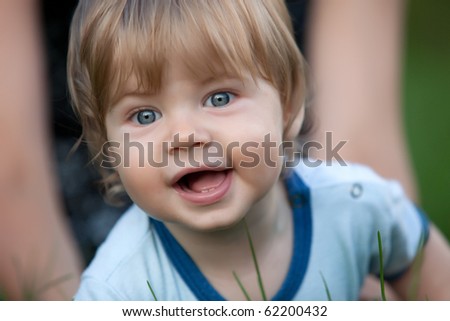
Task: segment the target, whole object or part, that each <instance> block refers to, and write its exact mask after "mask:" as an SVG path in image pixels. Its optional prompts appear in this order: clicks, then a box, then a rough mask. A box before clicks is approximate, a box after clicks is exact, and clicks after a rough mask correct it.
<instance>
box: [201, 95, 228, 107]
mask: <svg viewBox="0 0 450 321" xmlns="http://www.w3.org/2000/svg"><path fill="white" fill-rule="evenodd" d="M234 97H235V96H234V95H233V94H232V93H229V92H226V91H224V92H218V93H215V94H212V95H211V96H209V97H208V99H207V100H206V102H205V106H208V107H224V106H226V105H228V104H229V103H230V101H231V100H232V99H233V98H234Z"/></svg>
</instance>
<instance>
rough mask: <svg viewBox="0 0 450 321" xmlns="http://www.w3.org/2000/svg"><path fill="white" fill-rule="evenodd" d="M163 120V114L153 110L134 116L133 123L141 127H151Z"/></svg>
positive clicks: (145, 110) (140, 112)
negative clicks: (150, 125)
mask: <svg viewBox="0 0 450 321" xmlns="http://www.w3.org/2000/svg"><path fill="white" fill-rule="evenodd" d="M160 118H161V114H160V113H159V112H157V111H154V110H151V109H144V110H140V111H138V112H137V113H135V114H134V115H133V121H134V122H138V123H139V124H141V125H149V124H152V123H154V122H155V121H157V120H158V119H160Z"/></svg>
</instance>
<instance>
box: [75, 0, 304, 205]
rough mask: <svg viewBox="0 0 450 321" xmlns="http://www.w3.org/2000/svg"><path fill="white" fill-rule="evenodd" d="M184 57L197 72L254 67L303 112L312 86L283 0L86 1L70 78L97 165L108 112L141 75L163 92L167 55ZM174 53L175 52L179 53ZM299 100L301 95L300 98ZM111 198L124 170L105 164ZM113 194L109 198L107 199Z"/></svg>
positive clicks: (144, 84) (144, 83) (78, 19)
mask: <svg viewBox="0 0 450 321" xmlns="http://www.w3.org/2000/svg"><path fill="white" fill-rule="evenodd" d="M169 54H170V57H175V56H176V57H179V58H180V59H184V61H183V62H184V63H185V64H186V66H187V67H188V68H189V70H190V71H192V73H193V75H198V76H200V75H204V74H209V75H212V76H217V75H223V73H224V72H225V73H227V74H230V75H233V76H238V77H242V76H243V75H242V72H243V71H245V72H249V73H250V74H251V75H252V76H253V77H254V78H255V77H262V78H264V79H266V80H268V81H269V82H270V83H272V85H273V86H274V87H275V88H277V90H278V91H279V93H280V98H281V101H282V103H283V106H285V108H287V106H294V107H293V108H294V109H296V110H291V111H286V110H285V111H284V112H285V114H290V115H292V114H295V112H296V111H298V110H299V109H300V108H301V107H302V105H303V100H304V95H303V97H295V99H296V100H298V101H293V100H294V97H293V92H294V90H295V89H296V88H297V89H298V88H299V87H300V92H302V93H304V92H305V90H306V89H305V79H304V62H303V58H302V55H301V53H300V51H299V49H298V47H297V45H296V43H295V40H294V37H293V30H292V24H291V19H290V16H289V13H288V11H287V9H286V6H285V3H284V0H226V1H224V0H81V1H80V2H79V4H78V7H77V9H76V11H75V14H74V16H73V20H72V26H71V31H70V43H69V52H68V82H69V90H70V94H71V97H72V103H73V106H74V109H75V112H76V113H77V114H78V116H79V119H80V121H81V125H82V127H83V134H82V138H83V139H84V140H85V141H86V143H87V145H88V147H89V150H90V152H91V154H92V156H93V160H94V162H95V163H97V164H99V163H100V161H101V158H102V153H101V152H102V146H103V144H104V143H105V142H106V141H107V134H106V128H105V116H106V114H107V112H108V110H109V108H110V106H111V105H112V103H113V102H114V101H115V99H117V98H118V97H119V96H120V95H121V94H122V90H123V89H124V87H125V86H124V83H125V82H126V81H127V80H128V79H129V77H130V76H132V75H135V76H136V77H137V79H138V83H139V86H140V87H141V89H145V90H148V91H153V92H154V91H158V89H159V87H160V85H161V78H162V74H163V72H164V68H165V67H166V65H167V64H168V63H170V61H168V56H169ZM173 54H175V55H173ZM298 98H300V99H298ZM100 170H101V173H102V176H103V179H104V180H103V182H104V187H105V190H106V192H107V193H106V195H107V198H109V200H112V197H114V196H115V194H117V192H119V191H120V190H121V185H120V181H119V178H118V175H117V174H116V173H115V172H113V171H106V170H104V169H101V168H100ZM108 196H109V197H108Z"/></svg>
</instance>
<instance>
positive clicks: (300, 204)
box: [150, 170, 312, 301]
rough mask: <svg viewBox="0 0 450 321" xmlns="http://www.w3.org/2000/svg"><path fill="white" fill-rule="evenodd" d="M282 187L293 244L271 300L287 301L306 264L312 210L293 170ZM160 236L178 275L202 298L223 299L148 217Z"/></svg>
mask: <svg viewBox="0 0 450 321" xmlns="http://www.w3.org/2000/svg"><path fill="white" fill-rule="evenodd" d="M285 186H286V190H287V193H288V196H289V200H290V202H291V206H292V210H293V218H294V220H293V222H294V247H293V255H292V259H291V264H290V267H289V270H288V273H287V275H286V278H285V280H284V282H283V284H282V285H281V288H280V289H279V291H278V292H277V293H276V294H275V296H274V297H273V298H272V300H273V301H290V300H292V299H293V298H294V296H295V294H296V293H297V292H298V290H299V288H300V286H301V284H302V281H303V278H304V276H305V273H306V268H307V266H308V261H309V255H310V249H311V238H312V211H311V197H310V191H309V188H308V186H306V185H305V183H304V182H303V181H302V179H301V178H300V177H299V176H298V174H297V173H296V172H295V171H294V170H293V171H292V172H291V173H290V174H289V175H288V176H287V177H286V178H285ZM150 220H151V222H152V224H153V225H154V226H155V229H156V232H157V233H158V236H159V237H160V239H161V241H162V244H163V246H164V249H165V251H166V253H167V255H168V257H169V259H170V260H171V262H172V263H173V265H174V266H175V268H176V269H177V271H178V273H179V274H180V276H181V277H182V278H183V280H184V281H185V282H186V284H187V285H188V286H189V288H190V289H191V291H192V292H193V293H194V295H195V296H196V297H197V299H198V300H201V301H222V300H225V299H224V297H222V296H221V295H220V294H219V293H218V292H217V291H216V290H215V289H214V288H213V287H212V285H211V284H210V283H209V282H208V280H207V279H206V278H205V276H204V275H203V274H202V272H201V271H200V270H199V268H198V267H197V265H196V264H195V262H194V261H193V260H192V259H191V257H190V256H189V254H188V253H187V252H186V251H185V250H184V249H183V247H182V246H181V245H180V244H179V243H178V242H177V240H176V239H175V238H174V237H173V236H172V234H171V233H170V232H169V230H168V229H167V228H166V227H165V226H164V224H163V223H161V222H159V221H157V220H155V219H152V218H150Z"/></svg>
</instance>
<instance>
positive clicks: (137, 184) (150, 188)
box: [118, 167, 164, 213]
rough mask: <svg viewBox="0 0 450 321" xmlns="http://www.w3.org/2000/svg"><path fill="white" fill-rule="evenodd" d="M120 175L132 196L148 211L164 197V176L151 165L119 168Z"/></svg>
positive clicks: (151, 210)
mask: <svg viewBox="0 0 450 321" xmlns="http://www.w3.org/2000/svg"><path fill="white" fill-rule="evenodd" d="M118 173H119V177H120V179H121V181H122V184H123V186H124V188H125V189H126V191H127V193H128V195H129V196H130V198H131V199H132V200H133V201H134V202H135V203H136V204H137V205H138V206H139V207H141V208H142V209H143V210H145V211H146V212H149V213H150V212H153V211H154V208H153V207H150V206H155V205H157V204H159V203H160V202H159V201H158V200H161V199H162V198H163V191H164V189H163V188H161V184H162V177H161V175H160V174H159V173H158V171H157V170H155V169H152V168H150V167H145V168H140V167H128V168H124V167H122V168H120V169H118Z"/></svg>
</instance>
